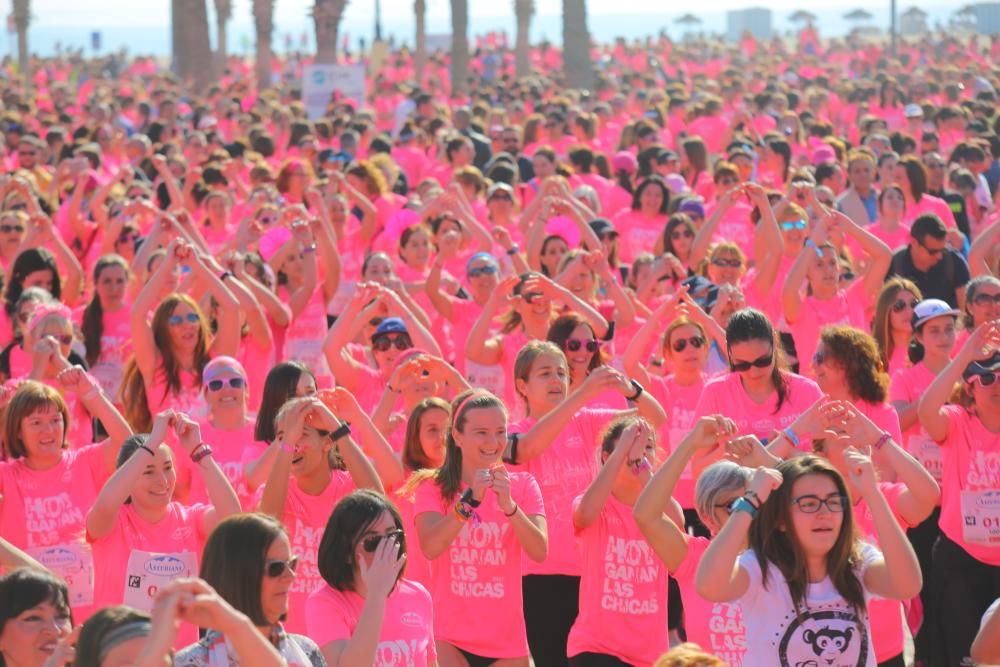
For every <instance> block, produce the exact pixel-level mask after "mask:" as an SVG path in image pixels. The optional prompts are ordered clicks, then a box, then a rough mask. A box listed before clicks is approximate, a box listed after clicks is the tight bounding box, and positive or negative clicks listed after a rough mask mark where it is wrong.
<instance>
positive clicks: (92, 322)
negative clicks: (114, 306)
mask: <svg viewBox="0 0 1000 667" xmlns="http://www.w3.org/2000/svg"><path fill="white" fill-rule="evenodd" d="M112 266H119V267H121V268H122V270H124V271H125V277H126V280H127V279H128V274H129V270H128V262H126V261H125V258H124V257H122V256H121V255H104V256H103V257H101V258H100V259H98V260H97V263H96V264H94V285H95V286H96V285H97V282H98V281H99V280H100V279H101V274H102V273H104V270H105V269H107V268H110V267H112ZM80 329H81V330H82V331H83V345H84V347H85V348H86V350H87V356H86V359H87V365H88V366H90V367H91V368H93V367H94V364H96V363H97V359H98V357H100V356H101V336H103V335H104V306H103V305H102V304H101V299H100V297H99V296H98V295H97V290H96V289H95V290H94V296H93V297H92V298H91V299H90V303H88V304H87V307H86V308H85V309H84V311H83V321H82V322H81V324H80Z"/></svg>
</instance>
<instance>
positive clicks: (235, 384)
mask: <svg viewBox="0 0 1000 667" xmlns="http://www.w3.org/2000/svg"><path fill="white" fill-rule="evenodd" d="M227 384H228V385H229V386H230V387H231V388H232V389H242V388H243V387H245V386H246V384H247V381H246V380H244V379H243V378H241V377H232V378H229V379H228V380H209V381H208V384H206V385H205V386H206V387H208V390H209V391H219V390H221V389H222V388H223V387H224V386H225V385H227Z"/></svg>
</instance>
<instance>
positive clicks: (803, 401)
mask: <svg viewBox="0 0 1000 667" xmlns="http://www.w3.org/2000/svg"><path fill="white" fill-rule="evenodd" d="M784 376H785V379H786V380H787V382H788V394H787V396H786V397H785V402H784V403H782V405H781V409H780V410H777V411H776V410H775V408H776V407H777V405H778V392H777V391H775V392H774V393H772V394H771V396H770V397H768V399H767V400H766V401H765V402H764V403H754V402H753V401H752V400H750V397H749V396H748V395H747V393H746V391H745V390H744V389H743V383H742V381H741V380H740V375H739V373H727V374H725V375H723V376H720V377H717V378H714V379H712V380H709V381H708V383H707V384H706V385H705V388H704V389H703V390H702V393H701V400H700V401H698V407H697V408H695V417H696V418H697V417H702V416H704V415H715V414H721V415H725V416H726V417H729V418H730V419H732V420H733V421H734V422H736V428H737V429H738V431H739V433H740V434H742V435H755V436H757V437H758V438H761V439H764V438H767V439H768V440H770V439H771V438H773V437H774V434H775V432H776V431H779V430H781V429H783V428H785V427H786V426H789V425H791V423H792V422H793V421H795V418H796V417H798V416H799V415H800V414H802V413H803V412H805V411H806V410H807V409H808V408H809V406H810V405H812V404H813V403H815V402H816V401H817V400H819V397H820V396H822V395H823V392H821V391H820V389H819V386H818V385H817V384H816V383H815V382H813V381H812V380H810V379H809V378H804V377H802V376H801V375H796V374H795V373H784ZM806 441H807V438H805V437H803V438H802V439H801V441H800V446H803V447H805V446H808V445H807V444H806ZM709 458H710V457H705V460H700V461H696V462H695V465H694V468H695V475H696V478H697V474H698V473H699V472H700V470H701V469H703V468H704V466H707V465H709V464H711V463H713V462H714V461H715V460H716V459H717V458H718V456H716V457H715V458H711V460H708V459H709ZM699 463H700V465H699Z"/></svg>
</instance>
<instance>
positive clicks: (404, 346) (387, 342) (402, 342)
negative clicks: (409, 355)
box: [372, 336, 413, 352]
mask: <svg viewBox="0 0 1000 667" xmlns="http://www.w3.org/2000/svg"><path fill="white" fill-rule="evenodd" d="M393 345H395V346H396V349H397V350H409V349H410V348H411V347H413V343H412V342H411V341H410V337H409V336H396V337H395V338H393V337H390V336H379V337H378V338H375V339H374V340H372V349H373V350H378V351H379V352H387V351H388V350H389V348H390V347H392V346H393Z"/></svg>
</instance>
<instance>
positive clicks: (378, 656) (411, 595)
mask: <svg viewBox="0 0 1000 667" xmlns="http://www.w3.org/2000/svg"><path fill="white" fill-rule="evenodd" d="M412 544H416V543H412ZM407 565H409V563H407ZM364 605H365V598H363V597H361V596H360V595H358V594H357V593H355V592H353V591H338V590H337V589H335V588H331V587H330V585H329V584H325V585H323V586H322V587H320V588H318V589H316V591H314V592H313V594H312V595H310V596H309V599H308V600H306V619H307V620H306V625H307V626H308V628H309V632H308V637H309V638H310V639H312V640H313V641H314V642H316V643H317V644H318V645H319V647H320V648H322V647H324V646H326V645H327V644H329V643H330V642H335V641H339V640H349V639H350V638H351V637H352V636H354V631H355V630H356V629H357V627H358V619H359V618H360V617H361V610H362V609H363V608H364ZM436 663H437V649H436V648H435V646H434V607H433V604H432V603H431V596H430V594H429V593H428V592H427V589H426V588H424V587H423V586H421V585H420V584H418V583H416V582H414V581H410V580H408V579H400V580H399V582H398V583H397V584H396V587H395V588H394V589H393V590H392V593H390V594H389V597H388V598H387V599H386V602H385V613H384V614H383V615H382V628H381V630H380V632H379V636H378V645H377V646H376V647H375V662H373V663H372V667H427V666H428V665H433V664H436Z"/></svg>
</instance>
